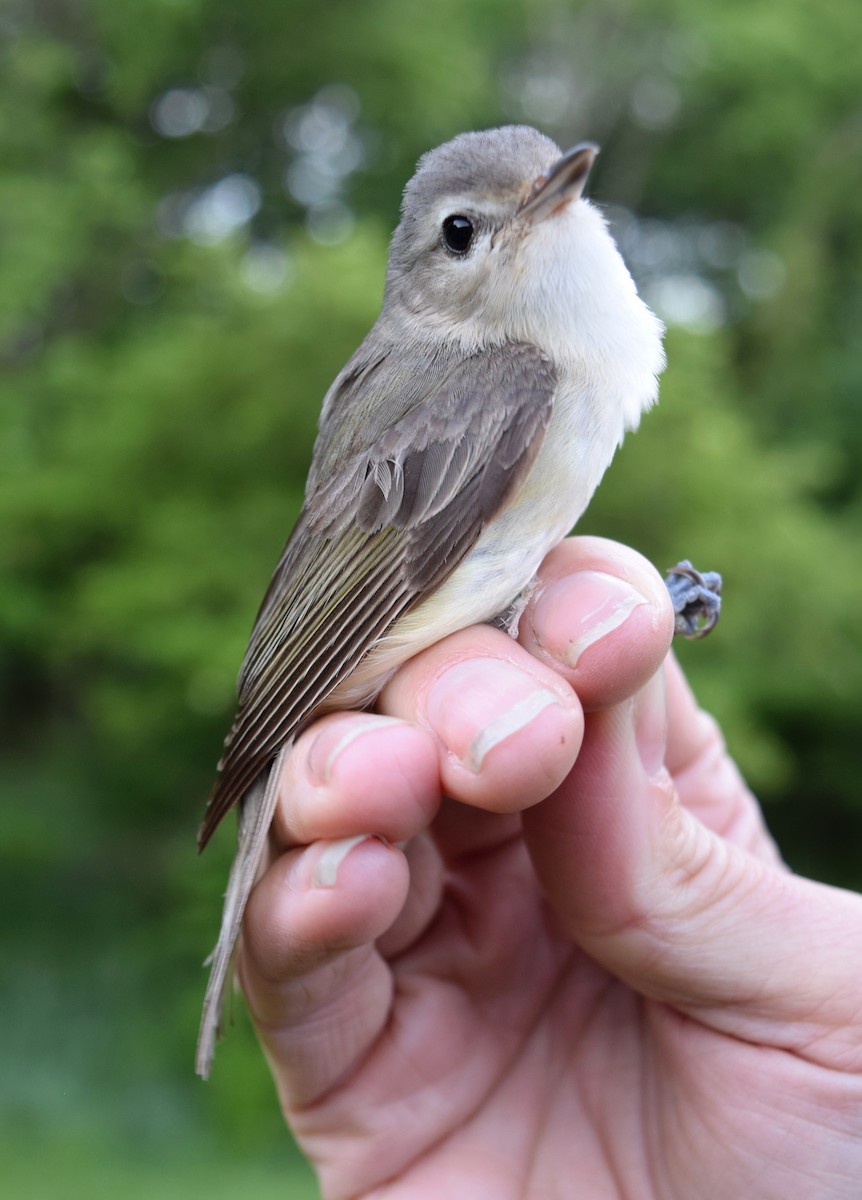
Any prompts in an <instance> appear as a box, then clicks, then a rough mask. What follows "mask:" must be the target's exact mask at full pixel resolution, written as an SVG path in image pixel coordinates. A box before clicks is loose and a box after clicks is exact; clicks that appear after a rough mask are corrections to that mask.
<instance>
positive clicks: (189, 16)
mask: <svg viewBox="0 0 862 1200" xmlns="http://www.w3.org/2000/svg"><path fill="white" fill-rule="evenodd" d="M859 34H860V15H859V10H858V6H856V5H853V4H851V3H848V2H847V0H823V2H822V3H821V4H819V5H818V6H816V8H812V7H811V6H810V5H809V4H807V3H804V2H803V0H748V2H747V3H746V4H744V5H742V4H740V3H737V2H733V3H729V4H725V5H722V6H716V5H714V4H709V3H706V0H687V2H686V3H685V4H683V3H682V2H681V0H642V2H641V3H639V4H634V3H633V2H632V0H605V2H603V3H599V2H598V0H585V2H582V3H577V2H575V3H567V2H564V0H531V2H530V3H529V4H521V3H517V2H516V0H494V2H493V3H492V2H491V0H460V2H459V3H458V4H457V5H456V4H454V3H452V0H440V2H439V3H438V4H436V5H434V6H429V5H426V4H422V3H419V0H399V2H398V3H395V2H394V0H366V3H364V4H362V5H356V4H352V3H348V2H347V0H329V3H328V4H324V5H321V4H320V3H316V4H312V3H310V2H309V0H290V3H288V4H284V3H280V4H276V3H274V0H256V2H255V3H254V4H253V5H245V6H237V5H235V4H228V3H225V2H224V0H180V2H177V0H131V2H130V3H127V4H125V5H117V4H116V3H114V2H113V0H37V2H36V3H32V2H30V0H27V2H25V0H5V3H4V4H3V6H2V8H0V279H2V287H0V366H2V369H3V374H4V386H3V399H2V404H0V571H2V577H3V580H2V581H3V586H2V588H0V629H2V640H0V704H2V706H3V713H2V720H3V728H4V729H5V731H6V734H7V737H6V738H5V739H4V748H3V750H2V754H0V780H2V782H0V786H2V787H3V790H4V793H5V794H6V795H7V796H9V797H10V799H11V802H10V803H7V804H6V805H4V806H3V808H2V810H0V825H2V840H0V844H2V856H3V868H4V869H3V872H2V876H1V877H0V891H2V896H3V899H4V901H5V902H6V906H7V909H8V911H9V912H10V913H12V914H13V916H14V920H13V921H12V922H11V923H8V922H7V924H6V927H5V933H4V938H5V941H6V945H5V947H4V948H5V950H6V957H7V961H10V962H12V961H14V962H15V963H16V971H15V973H14V975H9V977H8V978H7V979H6V980H5V981H4V983H3V985H2V986H3V988H4V990H5V991H6V992H7V993H8V994H7V996H6V1001H7V1004H6V1011H8V1013H9V1019H8V1020H7V1021H6V1023H5V1025H4V1032H3V1034H2V1035H0V1036H2V1037H3V1038H4V1040H6V1041H8V1043H9V1044H8V1046H4V1047H3V1054H4V1062H5V1063H6V1064H7V1070H6V1071H5V1072H4V1076H3V1082H2V1084H0V1105H2V1108H3V1111H4V1115H5V1116H6V1117H7V1119H6V1121H5V1128H6V1129H8V1130H10V1131H11V1132H12V1134H13V1135H14V1136H15V1138H16V1139H18V1144H20V1145H26V1144H27V1136H32V1137H37V1136H40V1135H41V1133H42V1131H44V1128H45V1125H46V1123H53V1124H54V1126H55V1128H56V1129H58V1130H59V1129H60V1128H61V1127H62V1128H65V1129H66V1130H67V1131H70V1130H71V1131H78V1132H79V1133H80V1132H81V1131H84V1130H90V1131H94V1130H96V1129H99V1130H103V1129H110V1130H112V1131H113V1134H114V1135H115V1138H116V1141H117V1144H118V1145H119V1146H121V1147H122V1146H127V1145H131V1144H137V1145H138V1146H141V1145H156V1144H157V1145H159V1146H160V1147H162V1148H165V1147H173V1148H174V1149H179V1148H182V1147H184V1148H185V1150H184V1152H185V1153H187V1154H192V1155H194V1154H198V1155H200V1156H203V1154H204V1153H205V1152H206V1153H215V1150H214V1143H213V1140H212V1139H213V1133H212V1131H213V1130H216V1129H217V1130H218V1140H219V1142H220V1144H221V1148H220V1150H219V1153H220V1154H222V1156H227V1157H229V1156H230V1154H231V1153H235V1154H236V1153H239V1152H240V1151H241V1152H242V1153H243V1154H245V1155H246V1156H249V1157H257V1158H259V1157H260V1156H261V1155H262V1154H263V1153H264V1151H265V1150H267V1148H269V1147H272V1146H274V1145H278V1144H279V1143H280V1141H281V1139H282V1135H281V1133H280V1130H279V1126H278V1119H277V1116H276V1115H275V1114H274V1111H273V1108H274V1106H273V1104H272V1101H271V1098H270V1094H269V1086H268V1083H267V1080H266V1075H265V1071H264V1070H263V1068H262V1066H261V1064H260V1062H259V1060H258V1056H257V1055H256V1053H255V1052H254V1051H251V1052H250V1053H249V1050H248V1044H249V1038H248V1037H244V1036H239V1037H235V1038H233V1039H229V1040H228V1042H227V1044H226V1047H225V1050H224V1052H223V1055H222V1061H221V1062H220V1069H219V1070H218V1071H217V1072H216V1078H215V1080H214V1082H213V1084H212V1085H211V1087H210V1088H208V1089H206V1090H201V1089H197V1087H196V1084H195V1083H194V1082H193V1081H192V1079H191V1076H190V1056H191V1052H192V1046H193V1040H194V1032H195V1025H196V1017H197V1005H198V1002H199V999H200V991H201V987H202V982H203V979H202V973H201V972H199V971H198V970H197V965H196V964H197V963H198V961H199V960H200V957H201V956H202V954H203V952H204V951H205V950H206V949H207V948H208V945H209V942H210V940H211V938H212V936H213V933H214V928H215V922H216V919H217V912H216V909H217V897H218V895H219V892H220V890H221V888H222V886H223V877H224V871H225V869H226V863H227V861H228V859H229V856H230V846H229V844H228V843H229V841H230V838H229V836H224V837H222V838H221V839H220V840H219V844H218V845H217V846H216V847H215V848H214V850H213V851H211V852H208V854H207V856H206V857H205V858H204V859H203V860H202V861H201V862H200V863H199V862H198V861H197V860H196V858H195V855H194V846H193V839H194V830H195V826H196V822H197V819H198V817H199V815H200V812H201V806H202V802H203V800H204V798H205V796H206V793H207V789H208V786H209V782H210V777H211V772H212V767H213V762H214V760H215V758H216V757H217V753H218V748H219V745H220V741H221V737H222V735H223V732H224V729H225V726H226V723H227V721H228V720H229V716H230V709H231V706H232V678H233V676H234V674H235V671H236V668H237V666H238V664H239V660H240V658H241V654H242V649H243V646H244V642H245V638H246V635H247V632H248V628H249V625H250V622H251V619H252V617H253V615H254V612H255V610H256V606H257V603H258V601H259V599H260V596H261V594H262V591H263V588H264V586H265V584H266V581H267V579H268V576H269V573H270V570H271V568H272V566H273V565H274V562H275V559H276V557H277V555H278V552H279V550H280V548H281V545H282V543H283V541H284V538H285V536H286V535H287V533H288V531H289V528H290V525H291V522H292V520H293V519H294V517H295V515H296V513H297V511H298V507H299V504H300V500H301V494H302V486H303V481H304V476H305V470H306V467H307V462H308V457H309V454H310V448H311V442H312V439H313V435H314V427H315V421H316V414H317V409H318V406H319V402H320V399H321V397H322V395H323V393H324V391H325V389H326V386H327V385H328V383H329V381H330V379H331V378H332V376H333V375H334V374H335V372H336V371H337V370H338V368H339V367H340V366H341V364H342V363H343V361H344V360H345V358H346V357H347V355H348V354H349V353H350V351H351V350H352V349H353V347H354V346H355V345H356V344H357V343H358V341H359V340H360V339H361V337H362V336H363V334H364V332H365V330H366V329H367V327H368V326H369V324H370V323H371V321H372V320H373V318H374V316H375V314H376V311H377V307H378V304H379V298H380V293H381V289H382V280H383V269H384V264H385V248H386V237H387V234H388V231H389V230H390V229H391V227H392V226H393V225H394V223H395V220H396V217H397V205H398V197H399V192H400V188H401V187H402V185H403V183H404V181H405V179H406V178H407V177H408V176H409V174H410V173H411V171H412V169H413V165H414V163H415V160H416V157H417V156H418V155H419V154H420V153H421V152H422V151H424V150H425V149H427V148H428V147H429V146H431V145H434V144H436V143H438V142H440V141H442V140H444V139H445V138H447V137H449V136H452V135H453V134H454V133H456V132H459V131H460V130H462V129H465V128H471V127H473V128H475V127H479V126H482V125H487V124H493V123H499V122H501V121H504V120H517V121H528V122H530V123H533V124H536V125H539V126H540V127H541V128H543V129H545V130H546V131H547V132H549V133H551V134H552V135H554V136H555V137H557V139H558V140H559V141H560V142H561V143H563V144H570V143H571V142H574V141H576V140H578V139H579V138H581V137H584V136H591V137H596V138H598V139H599V140H600V141H601V142H602V143H603V146H604V152H603V155H602V158H601V160H600V163H599V170H598V171H597V173H596V177H595V180H594V183H593V184H592V193H593V195H594V196H595V197H597V198H598V199H599V200H600V201H601V202H602V203H606V204H608V205H610V206H611V207H609V208H608V215H609V218H610V219H611V221H612V222H613V225H614V228H615V231H616V232H617V235H618V237H619V239H620V242H621V245H622V247H623V249H624V251H625V253H626V255H627V257H628V259H629V262H630V263H631V265H632V268H633V270H634V272H635V274H636V276H637V277H638V280H639V282H640V284H641V286H642V289H643V291H644V293H645V294H646V295H647V297H648V298H649V300H650V302H651V303H653V304H654V306H655V307H656V308H657V310H658V311H659V312H660V313H661V315H662V316H663V317H664V318H665V320H666V321H667V322H668V324H669V326H670V336H669V340H668V350H669V357H670V366H669V369H668V372H667V375H666V377H665V385H664V388H663V401H662V405H661V407H660V408H659V410H658V411H657V413H655V414H651V415H650V416H649V417H647V418H646V419H645V421H644V427H643V429H642V431H641V432H640V433H639V434H638V435H637V437H636V438H632V439H630V440H629V442H628V443H627V445H626V447H625V448H624V450H623V452H622V453H621V455H620V457H619V459H618V461H617V463H615V465H614V467H613V468H612V472H611V475H610V477H609V479H608V482H607V484H606V485H605V486H604V487H603V488H602V489H601V491H600V494H599V496H598V498H597V501H596V503H595V505H594V506H593V508H592V509H591V511H590V513H589V514H588V516H587V518H586V519H585V521H584V522H583V527H584V528H585V529H591V530H596V531H600V532H605V533H608V534H610V535H612V536H618V537H621V538H623V539H625V540H628V541H631V542H633V543H634V544H635V545H638V546H639V547H641V548H642V549H643V550H644V551H645V552H646V553H648V554H650V555H651V556H652V557H653V558H654V559H655V561H656V562H657V563H658V564H659V565H662V566H664V565H667V564H669V563H671V562H673V561H675V560H676V559H677V558H678V557H680V556H681V555H683V554H690V555H692V556H694V557H695V558H696V559H697V560H698V561H702V562H703V563H704V564H706V565H709V566H716V567H720V568H721V569H722V570H723V571H724V573H725V576H726V582H727V610H726V615H725V618H724V619H723V621H722V625H721V627H720V630H719V632H718V633H717V634H716V635H715V637H714V638H713V639H710V641H709V642H707V643H704V644H703V645H702V646H699V647H697V649H696V650H693V651H691V652H686V653H685V659H686V665H687V666H689V667H690V669H691V671H692V673H693V674H694V675H695V676H696V682H697V686H698V688H699V690H700V691H701V693H702V695H703V696H704V697H705V698H706V700H707V703H708V704H709V706H710V707H712V708H713V710H714V711H716V712H717V713H718V715H719V716H720V717H721V719H722V721H723V723H724V724H725V727H726V729H727V731H728V736H729V739H730V741H731V745H732V746H733V748H734V750H735V751H736V752H737V754H738V756H739V757H740V759H741V761H742V763H743V766H744V767H745V769H746V771H747V772H748V774H749V776H750V778H751V779H752V781H753V782H754V783H755V785H756V786H757V787H758V788H759V790H760V792H761V794H762V795H763V796H764V797H765V798H766V799H767V800H770V799H771V800H774V801H776V803H775V804H774V805H773V806H772V809H771V818H772V821H773V824H774V825H776V826H777V827H778V828H779V830H780V831H781V832H782V833H783V840H784V844H785V847H786V849H787V852H788V854H789V856H790V858H791V861H793V862H794V863H796V864H797V865H800V866H802V867H806V868H808V869H810V870H812V871H814V872H816V873H818V874H820V875H822V876H827V875H828V876H829V877H830V878H832V879H835V880H836V881H839V880H840V881H845V882H851V883H853V884H855V885H856V886H858V885H859V884H860V882H862V881H860V876H859V869H858V865H857V863H856V860H855V856H854V854H853V845H854V841H855V843H856V844H858V838H859V834H860V827H862V809H860V802H859V794H858V784H857V777H858V756H857V752H856V734H855V731H856V729H857V728H858V726H859V723H860V718H862V646H860V623H859V619H858V597H859V595H860V592H862V573H860V565H859V555H858V549H857V547H858V533H857V530H858V519H859V513H860V507H862V487H860V479H862V434H860V430H862V422H860V420H859V396H860V384H862V354H860V351H859V345H858V329H859V327H860V311H862V275H860V269H859V268H860V261H862V246H860V238H862V234H860V228H862V222H860V219H859V217H860V203H862V202H860V195H862V188H860V183H862V181H860V178H859V175H860V169H862V168H860V162H862V155H860V153H859V151H860V140H862V107H860V101H859V94H858V81H857V65H856V63H855V61H854V56H853V55H852V53H850V51H849V48H850V47H852V46H853V45H855V44H857V43H858V38H859ZM635 214H637V215H635ZM779 798H780V799H781V803H780V804H779V803H778V800H779ZM815 806H816V812H817V816H816V819H815V818H814V816H813V815H809V814H813V812H814V811H815ZM21 1139H23V1140H21ZM99 1145H100V1152H104V1144H103V1142H102V1141H100V1143H99ZM204 1148H206V1150H204ZM64 1161H65V1160H64ZM286 1169H287V1168H286V1166H285V1162H284V1159H283V1158H282V1159H279V1160H278V1163H277V1166H276V1168H275V1170H276V1171H279V1172H284V1171H285V1170H286ZM93 1186H95V1185H93ZM105 1186H106V1189H107V1185H105ZM237 1186H238V1185H237ZM45 1190H46V1191H51V1190H52V1189H51V1188H50V1187H49V1185H48V1184H47V1183H46V1185H45ZM56 1191H57V1186H54V1187H53V1191H52V1194H53V1192H56ZM88 1194H89V1195H93V1194H95V1193H94V1191H93V1188H92V1187H91V1189H90V1191H89V1192H88ZM183 1194H185V1195H188V1194H191V1192H190V1191H186V1192H184V1193H183ZM208 1194H210V1195H214V1194H215V1192H213V1191H210V1192H209V1193H208ZM225 1194H229V1193H227V1192H226V1193H225Z"/></svg>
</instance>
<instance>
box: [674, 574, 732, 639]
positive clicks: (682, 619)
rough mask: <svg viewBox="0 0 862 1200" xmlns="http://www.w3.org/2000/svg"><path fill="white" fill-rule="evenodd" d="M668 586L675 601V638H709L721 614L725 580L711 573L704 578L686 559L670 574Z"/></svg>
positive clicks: (704, 575)
mask: <svg viewBox="0 0 862 1200" xmlns="http://www.w3.org/2000/svg"><path fill="white" fill-rule="evenodd" d="M665 585H666V587H667V590H668V591H669V592H670V598H671V600H672V601H673V611H674V615H675V618H676V620H675V623H674V635H675V636H679V637H684V638H702V637H706V635H707V634H708V633H709V632H710V630H711V629H713V628H714V627H715V625H716V622H717V621H718V618H719V615H720V613H721V576H720V575H719V574H718V572H717V571H707V572H705V573H704V574H703V575H702V574H701V573H700V571H698V570H697V569H696V568H695V567H693V566H692V565H691V563H690V562H688V560H687V559H683V561H682V562H680V563H677V564H676V566H675V567H672V568H671V570H670V571H669V572H668V574H667V576H666V578H665Z"/></svg>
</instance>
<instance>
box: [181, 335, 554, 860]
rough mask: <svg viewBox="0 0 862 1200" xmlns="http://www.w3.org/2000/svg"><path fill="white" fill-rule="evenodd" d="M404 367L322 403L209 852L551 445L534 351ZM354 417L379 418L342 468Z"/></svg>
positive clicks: (358, 374) (347, 374)
mask: <svg viewBox="0 0 862 1200" xmlns="http://www.w3.org/2000/svg"><path fill="white" fill-rule="evenodd" d="M395 361H403V359H402V358H401V356H398V355H390V356H387V355H385V354H380V353H378V354H375V355H372V356H370V357H369V356H366V360H364V363H363V361H362V360H361V352H360V357H359V360H358V365H357V364H354V365H353V366H352V367H351V364H348V367H347V368H345V371H344V372H343V373H342V376H341V377H340V380H339V381H337V383H336V387H335V388H334V390H333V392H332V393H331V394H330V396H329V397H328V398H327V401H326V404H325V406H324V411H323V416H322V419H321V436H320V438H319V439H318V446H317V447H316V449H315V462H314V464H313V466H312V470H311V472H310V477H309V478H310V489H311V490H310V494H309V496H308V497H307V500H306V505H305V508H304V509H303V513H302V515H301V517H300V519H299V522H298V523H297V526H296V529H295V530H294V533H293V535H292V536H291V538H290V540H289V541H288V544H287V546H286V547H285V550H284V553H283V555H282V558H281V560H280V562H279V564H278V567H277V568H276V571H275V574H274V575H273V579H272V582H271V584H270V587H269V590H268V591H267V594H266V596H265V598H264V602H263V604H262V606H261V610H260V613H259V614H258V619H257V622H256V624H255V627H254V629H253V631H252V636H251V639H250V642H249V646H248V650H247V651H246V657H245V660H244V662H243V667H242V670H241V672H240V678H239V685H238V698H239V704H238V709H237V715H236V719H235V721H234V724H233V727H232V729H231V732H230V734H229V735H228V738H227V739H226V742H225V752H224V756H223V758H222V761H221V763H220V764H219V776H218V778H217V781H216V784H215V787H214V789H213V792H212V795H211V797H210V801H209V804H208V806H207V811H206V814H205V816H204V822H203V825H202V826H201V831H200V835H199V843H200V845H201V847H203V846H204V845H205V844H206V842H207V841H208V840H209V838H210V836H211V835H212V833H213V831H214V830H215V828H216V826H217V825H218V823H219V821H220V820H221V819H222V817H223V816H224V815H225V813H226V812H227V811H228V810H229V809H230V808H231V807H232V806H233V805H234V804H235V803H236V802H237V801H238V800H240V799H241V798H242V797H243V795H244V794H245V793H246V792H247V791H248V789H249V788H250V787H251V786H252V785H253V784H254V783H255V782H256V780H257V779H258V777H259V776H260V774H261V772H262V771H263V770H265V769H266V768H267V766H268V765H269V764H270V763H271V761H272V759H273V758H274V757H275V755H276V754H277V753H278V750H279V749H280V747H281V746H282V745H283V744H284V742H285V741H287V740H288V739H289V738H291V737H292V736H294V735H295V734H296V733H297V732H298V731H299V730H300V729H301V728H302V727H303V726H304V725H306V724H307V723H308V722H309V721H310V720H312V719H313V718H314V716H315V715H316V714H317V713H319V712H320V711H322V709H323V707H324V706H325V702H326V700H327V697H328V696H329V695H330V694H331V693H332V691H333V690H334V688H335V687H336V686H338V685H339V684H340V683H341V682H342V680H344V679H346V678H347V677H348V676H349V675H350V673H351V672H352V671H353V670H354V668H355V667H356V666H357V665H358V664H359V663H360V662H361V660H362V659H363V658H364V656H365V655H366V654H367V652H368V651H369V649H370V648H371V647H372V646H373V645H374V644H375V643H376V642H377V641H378V640H379V639H380V638H381V637H382V636H383V635H384V634H385V633H386V631H387V630H388V629H390V628H391V627H392V625H393V624H394V622H395V621H396V620H397V619H398V617H399V616H400V615H401V614H403V613H404V612H405V611H406V610H407V609H409V608H410V607H411V606H412V605H413V604H415V603H416V602H418V601H419V600H421V599H422V598H423V597H424V596H426V595H427V594H428V593H429V591H431V590H433V589H434V588H435V587H437V586H439V584H440V583H442V582H443V580H445V579H446V578H447V577H448V576H449V575H450V574H451V573H452V571H453V570H454V569H455V567H456V566H457V565H458V563H459V562H461V561H462V560H463V558H464V557H465V555H466V554H467V553H468V552H469V550H470V548H471V546H472V545H473V544H474V543H475V541H476V539H477V538H478V537H479V535H480V533H481V531H482V529H483V528H484V527H485V525H486V524H487V523H488V522H489V521H490V520H492V519H493V517H494V516H495V515H496V514H497V513H498V512H499V511H500V510H501V509H502V508H504V507H505V506H506V504H507V502H508V500H509V498H510V497H511V496H512V495H513V494H514V493H515V492H516V491H517V489H518V488H519V487H520V485H521V483H522V482H523V479H524V478H525V477H526V475H527V474H528V473H529V470H530V468H531V467H532V464H533V462H534V461H535V457H536V455H537V453H538V451H539V448H540V446H541V443H542V439H543V437H544V432H545V429H546V427H547V424H548V421H549V419H550V413H551V409H552V404H553V397H554V390H555V387H556V373H555V371H554V368H553V365H552V364H551V363H550V361H549V360H548V359H547V358H545V356H544V355H543V354H542V353H541V352H540V351H539V350H538V349H537V348H536V347H535V346H531V345H527V344H523V343H516V344H509V345H506V346H502V347H495V348H494V350H493V351H488V352H483V353H480V354H475V355H472V356H470V357H468V358H460V359H459V358H457V357H456V356H455V355H454V353H450V356H449V358H448V359H444V358H443V357H442V356H441V354H440V352H439V349H438V350H435V351H434V354H433V355H430V354H429V359H428V363H427V364H426V365H427V369H426V371H425V373H424V380H423V378H422V376H421V373H420V380H419V383H417V379H416V377H415V375H414V376H413V377H412V378H411V379H410V380H409V381H407V382H406V381H405V377H404V372H403V370H400V369H397V368H396V367H394V366H391V365H390V366H387V364H391V363H392V362H395ZM351 403H352V404H353V405H354V406H355V407H356V410H357V413H360V414H361V413H370V414H377V415H374V416H372V417H369V419H368V420H367V421H365V422H364V423H363V422H360V423H359V424H360V425H361V426H362V428H363V431H364V440H363V442H362V444H355V445H353V447H352V453H351V454H349V455H347V456H345V455H344V454H343V453H342V452H340V451H339V450H338V448H337V447H336V448H333V446H332V445H331V442H332V437H333V431H334V429H335V428H337V424H338V421H337V417H338V413H339V411H340V412H342V413H343V405H345V404H351ZM381 413H382V414H385V415H386V416H387V418H388V419H389V420H391V424H389V425H387V426H384V427H383V428H380V427H379V420H380V416H379V414H381ZM375 422H377V424H376V423H375ZM354 441H355V442H357V441H358V435H356V437H355V438H354ZM489 615H492V614H489Z"/></svg>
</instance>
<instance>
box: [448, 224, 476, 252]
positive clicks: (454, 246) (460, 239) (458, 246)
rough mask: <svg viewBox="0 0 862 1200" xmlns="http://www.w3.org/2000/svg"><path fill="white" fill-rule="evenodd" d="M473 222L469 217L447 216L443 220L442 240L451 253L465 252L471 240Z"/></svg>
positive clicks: (473, 231)
mask: <svg viewBox="0 0 862 1200" xmlns="http://www.w3.org/2000/svg"><path fill="white" fill-rule="evenodd" d="M474 233H475V230H474V228H473V222H472V221H471V220H470V218H469V217H462V216H454V217H447V218H446V220H445V221H444V222H443V241H444V242H445V244H446V249H447V250H451V251H452V253H453V254H466V253H467V251H468V250H469V249H470V243H471V242H472V241H473V234H474Z"/></svg>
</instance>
